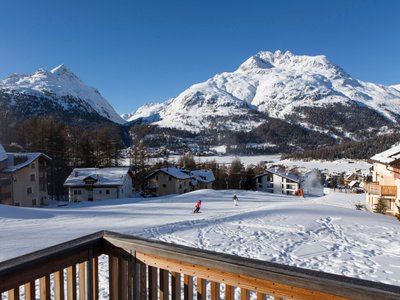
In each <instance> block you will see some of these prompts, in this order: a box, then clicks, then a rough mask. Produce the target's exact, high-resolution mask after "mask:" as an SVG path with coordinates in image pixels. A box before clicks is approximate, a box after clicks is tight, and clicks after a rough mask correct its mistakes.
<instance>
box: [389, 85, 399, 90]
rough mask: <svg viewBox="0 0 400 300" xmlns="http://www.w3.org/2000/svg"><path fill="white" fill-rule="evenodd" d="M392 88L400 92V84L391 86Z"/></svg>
mask: <svg viewBox="0 0 400 300" xmlns="http://www.w3.org/2000/svg"><path fill="white" fill-rule="evenodd" d="M391 87H393V88H395V89H396V90H399V91H400V84H395V85H391Z"/></svg>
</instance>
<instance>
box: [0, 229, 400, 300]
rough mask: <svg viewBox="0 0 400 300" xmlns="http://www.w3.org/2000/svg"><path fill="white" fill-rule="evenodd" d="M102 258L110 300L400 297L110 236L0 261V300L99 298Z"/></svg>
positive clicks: (351, 282) (399, 292) (399, 290)
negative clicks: (2, 299) (104, 261)
mask: <svg viewBox="0 0 400 300" xmlns="http://www.w3.org/2000/svg"><path fill="white" fill-rule="evenodd" d="M100 255H107V256H108V270H107V273H108V274H107V276H105V277H108V283H109V298H110V299H115V300H117V299H118V300H125V299H173V300H175V299H208V298H210V299H250V296H251V295H253V296H255V295H256V297H257V299H266V296H269V297H270V298H273V299H322V300H323V299H363V300H368V299H399V298H400V287H399V286H392V285H387V284H383V283H377V282H371V281H366V280H361V279H355V278H349V277H345V276H339V275H333V274H327V273H323V272H317V271H311V270H305V269H301V268H296V267H289V266H285V265H280V264H275V263H268V262H264V261H258V260H253V259H247V258H242V257H238V256H232V255H226V254H221V253H216V252H211V251H204V250H198V249H193V248H189V247H185V246H178V245H171V244H167V243H163V242H157V241H150V240H145V239H141V238H136V237H133V236H127V235H121V234H116V233H111V232H98V233H95V234H92V235H89V236H85V237H82V238H79V239H76V240H73V241H70V242H66V243H64V244H60V245H57V246H53V247H50V248H47V249H44V250H40V251H37V252H34V253H31V254H28V255H24V256H21V257H18V258H15V259H11V260H8V261H5V262H2V263H0V296H1V297H3V296H8V299H20V297H22V295H24V298H25V299H35V293H36V294H37V295H40V299H50V298H53V299H62V300H63V299H88V300H89V299H98V298H99V276H100V275H99V263H98V262H99V256H100ZM102 259H104V257H102ZM51 287H53V288H51ZM207 287H208V288H207Z"/></svg>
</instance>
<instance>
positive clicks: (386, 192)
mask: <svg viewBox="0 0 400 300" xmlns="http://www.w3.org/2000/svg"><path fill="white" fill-rule="evenodd" d="M364 189H365V191H366V192H367V193H370V194H372V195H377V196H382V197H396V196H397V186H395V185H380V184H379V182H365V183H364Z"/></svg>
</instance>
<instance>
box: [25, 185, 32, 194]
mask: <svg viewBox="0 0 400 300" xmlns="http://www.w3.org/2000/svg"><path fill="white" fill-rule="evenodd" d="M26 193H27V194H28V195H30V194H32V193H33V190H32V187H31V186H30V187H28V188H27V189H26Z"/></svg>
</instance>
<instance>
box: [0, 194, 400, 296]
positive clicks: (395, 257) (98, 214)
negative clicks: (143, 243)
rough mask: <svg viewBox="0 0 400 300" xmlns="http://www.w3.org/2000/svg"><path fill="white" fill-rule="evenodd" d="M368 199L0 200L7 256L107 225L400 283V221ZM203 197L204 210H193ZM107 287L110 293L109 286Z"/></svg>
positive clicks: (0, 250) (0, 234)
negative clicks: (373, 208)
mask: <svg viewBox="0 0 400 300" xmlns="http://www.w3.org/2000/svg"><path fill="white" fill-rule="evenodd" d="M234 193H236V194H237V195H238V197H239V206H234V205H233V202H232V195H233V194H234ZM364 197H365V195H363V194H357V195H356V194H350V193H339V192H331V193H329V194H328V195H326V196H323V197H318V198H317V197H315V198H307V197H306V198H305V199H301V198H298V197H294V196H286V195H279V194H268V193H262V192H249V191H233V190H224V191H215V190H201V191H195V192H192V193H188V194H183V195H171V196H164V197H159V198H152V199H142V198H134V199H121V200H107V201H102V202H90V203H89V202H88V203H76V204H70V205H68V206H64V207H56V206H54V207H48V208H39V209H37V208H36V209H28V208H18V207H12V206H3V205H0V224H1V228H2V229H1V231H0V241H1V243H0V261H4V260H7V259H10V258H12V257H15V256H18V255H22V254H25V253H29V252H32V251H34V250H38V249H41V248H44V247H47V246H50V245H54V244H58V243H60V242H64V241H67V240H70V239H73V238H76V237H79V236H82V235H85V234H89V233H93V232H96V231H99V230H103V229H106V230H112V231H116V232H121V233H126V234H132V235H137V236H142V237H146V238H151V239H157V240H162V241H167V242H171V243H178V244H183V245H188V246H192V247H197V248H202V249H208V250H213V251H218V252H223V253H230V254H234V255H240V256H243V257H251V258H255V259H261V260H266V261H271V262H277V263H282V264H288V265H293V266H299V267H303V268H307V269H313V270H321V271H325V272H329V273H335V274H341V275H346V276H351V277H357V278H363V279H368V280H373V281H379V282H384V283H388V284H393V285H400V231H399V225H400V224H399V222H398V221H397V219H396V218H393V217H389V216H383V215H379V214H375V213H371V212H366V211H358V210H355V208H354V204H355V203H357V202H358V201H361V202H363V201H364ZM198 199H201V200H202V202H203V206H202V208H201V212H202V213H200V214H193V213H192V212H193V206H194V204H195V202H196V201H197V200H198ZM22 237H23V238H22ZM103 261H104V263H103V264H106V260H103ZM102 267H103V268H104V267H105V266H104V265H103V266H102ZM101 289H102V295H107V289H108V288H107V285H106V284H101ZM104 297H105V298H106V296H104Z"/></svg>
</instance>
